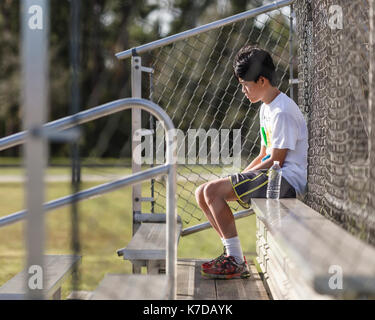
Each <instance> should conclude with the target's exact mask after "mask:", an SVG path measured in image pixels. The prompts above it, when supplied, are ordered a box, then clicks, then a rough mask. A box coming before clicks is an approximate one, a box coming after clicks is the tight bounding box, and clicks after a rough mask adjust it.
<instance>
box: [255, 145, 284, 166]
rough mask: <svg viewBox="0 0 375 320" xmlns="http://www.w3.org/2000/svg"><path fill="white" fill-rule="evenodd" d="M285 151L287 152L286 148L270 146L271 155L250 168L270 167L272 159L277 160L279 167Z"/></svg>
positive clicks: (282, 161)
mask: <svg viewBox="0 0 375 320" xmlns="http://www.w3.org/2000/svg"><path fill="white" fill-rule="evenodd" d="M287 152H288V149H277V148H272V149H271V157H270V158H268V159H267V160H265V161H263V162H260V163H258V164H257V165H255V166H254V167H252V170H260V169H269V168H271V167H272V165H273V162H274V161H279V162H280V167H282V166H283V164H284V160H285V157H286V154H287Z"/></svg>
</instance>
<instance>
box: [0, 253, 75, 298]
mask: <svg viewBox="0 0 375 320" xmlns="http://www.w3.org/2000/svg"><path fill="white" fill-rule="evenodd" d="M80 261H81V257H79V256H72V255H45V256H44V270H45V286H44V289H45V295H46V298H55V299H59V298H60V296H59V289H60V287H61V285H62V283H63V281H64V280H65V279H66V277H67V276H69V275H70V273H71V272H72V271H73V267H74V265H75V264H77V263H79V262H80ZM25 277H27V278H29V277H30V275H29V274H28V273H27V272H26V269H24V270H22V271H21V272H20V273H18V274H17V275H15V276H14V277H13V278H11V279H10V280H9V281H7V282H6V283H5V284H4V285H3V286H1V287H0V300H18V299H25V297H26V294H25V288H24V286H25Z"/></svg>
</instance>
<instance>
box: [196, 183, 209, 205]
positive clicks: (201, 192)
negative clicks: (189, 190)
mask: <svg viewBox="0 0 375 320" xmlns="http://www.w3.org/2000/svg"><path fill="white" fill-rule="evenodd" d="M205 187H206V184H205V183H204V184H201V185H200V186H199V187H198V188H197V189H195V199H197V202H198V203H199V202H202V201H204V189H205Z"/></svg>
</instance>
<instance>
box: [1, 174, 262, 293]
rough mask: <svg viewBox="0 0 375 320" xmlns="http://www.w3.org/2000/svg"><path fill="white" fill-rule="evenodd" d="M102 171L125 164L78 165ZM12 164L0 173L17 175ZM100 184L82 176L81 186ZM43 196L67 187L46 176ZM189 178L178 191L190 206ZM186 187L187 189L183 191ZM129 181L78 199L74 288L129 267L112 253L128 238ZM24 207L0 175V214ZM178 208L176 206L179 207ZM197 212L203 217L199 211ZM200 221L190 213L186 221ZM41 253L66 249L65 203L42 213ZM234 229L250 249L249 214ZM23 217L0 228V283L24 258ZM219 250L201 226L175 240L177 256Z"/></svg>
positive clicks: (89, 286)
mask: <svg viewBox="0 0 375 320" xmlns="http://www.w3.org/2000/svg"><path fill="white" fill-rule="evenodd" d="M98 172H102V173H103V175H111V174H112V173H113V174H129V173H130V172H129V169H119V168H116V169H103V168H100V169H98V168H88V169H84V171H83V173H84V174H90V173H95V174H98ZM21 174H22V173H21V171H20V170H19V169H16V168H5V169H1V170H0V176H7V175H21ZM48 174H56V175H60V174H61V175H64V174H69V169H64V168H52V169H48ZM97 184H100V182H90V183H88V182H84V183H83V184H82V189H86V188H89V187H92V186H95V185H97ZM46 187H47V188H46V201H47V200H52V199H55V198H58V197H61V196H64V195H67V194H70V193H71V190H70V188H71V187H70V184H69V183H65V182H49V183H47V186H46ZM194 189H195V185H193V184H192V183H190V182H189V183H186V184H184V186H183V188H182V189H180V190H178V193H177V194H178V195H183V194H184V193H186V198H187V199H189V202H190V203H189V206H192V207H194V208H195V207H196V203H195V199H194V198H193V197H192V196H191V190H194ZM189 190H190V191H189ZM143 192H144V194H143V196H149V183H144V184H143ZM131 202H132V201H131V187H126V188H123V189H122V190H118V191H115V192H112V193H110V194H107V195H103V196H101V197H97V198H94V199H89V200H86V201H83V202H81V203H80V204H79V219H80V221H79V222H80V224H79V229H80V239H81V252H82V256H83V259H82V264H81V266H80V276H81V281H80V289H81V290H93V289H95V288H96V287H97V285H98V284H99V282H100V281H101V279H102V278H103V277H104V275H105V274H106V273H131V264H130V263H129V262H127V261H124V260H122V259H121V258H120V257H118V256H117V254H116V250H117V249H118V248H122V247H124V246H126V244H127V243H128V242H129V241H130V239H131V223H132V221H131V214H132V212H131ZM177 205H178V208H186V207H187V203H186V200H181V199H178V204H177ZM149 206H150V204H144V205H143V207H142V211H143V212H150V211H149V210H150V209H149ZM23 208H24V191H23V184H22V183H19V182H14V183H11V182H7V183H3V182H1V180H0V216H5V215H7V214H10V213H13V212H16V211H18V210H21V209H23ZM179 210H180V209H179ZM200 216H202V217H203V215H202V214H201V215H200ZM204 221H206V220H205V218H202V219H201V221H198V220H197V219H195V218H192V219H191V221H190V223H189V225H186V224H185V225H184V226H183V227H184V228H185V227H188V226H192V225H195V224H198V223H202V222H204ZM45 227H46V237H47V238H46V248H45V249H46V250H45V251H46V254H69V253H70V252H71V249H70V229H71V221H70V208H69V207H67V208H63V209H59V210H55V211H53V212H50V213H48V215H47V216H46V225H45ZM237 229H238V233H239V236H240V239H241V243H242V246H243V249H244V252H246V253H248V254H249V255H255V217H254V216H250V217H247V218H244V219H241V220H238V221H237ZM23 233H24V222H19V223H16V224H13V225H10V226H7V227H3V228H1V230H0V265H1V268H0V285H1V284H3V283H4V282H6V281H7V280H8V279H10V278H11V277H12V276H13V275H15V274H16V273H18V272H19V271H20V270H21V269H22V268H23V264H24V257H25V243H24V235H23ZM221 252H222V245H221V242H220V239H219V237H218V235H217V234H216V233H215V231H214V230H212V229H210V230H205V231H202V232H199V233H196V234H193V235H189V236H186V237H182V238H181V239H180V243H179V246H178V257H179V258H210V257H214V256H217V255H219V254H220V253H221ZM70 285H71V283H70V281H67V282H66V284H65V285H64V287H63V298H64V297H66V295H67V294H68V293H69V291H70V289H71V288H70Z"/></svg>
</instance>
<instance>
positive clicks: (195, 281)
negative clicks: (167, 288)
mask: <svg viewBox="0 0 375 320" xmlns="http://www.w3.org/2000/svg"><path fill="white" fill-rule="evenodd" d="M206 261H207V260H206V259H179V260H178V262H177V299H178V300H180V299H181V300H185V299H191V300H215V299H216V289H215V282H214V281H212V280H210V279H205V278H203V277H202V275H201V271H200V270H201V264H202V263H204V262H206Z"/></svg>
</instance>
